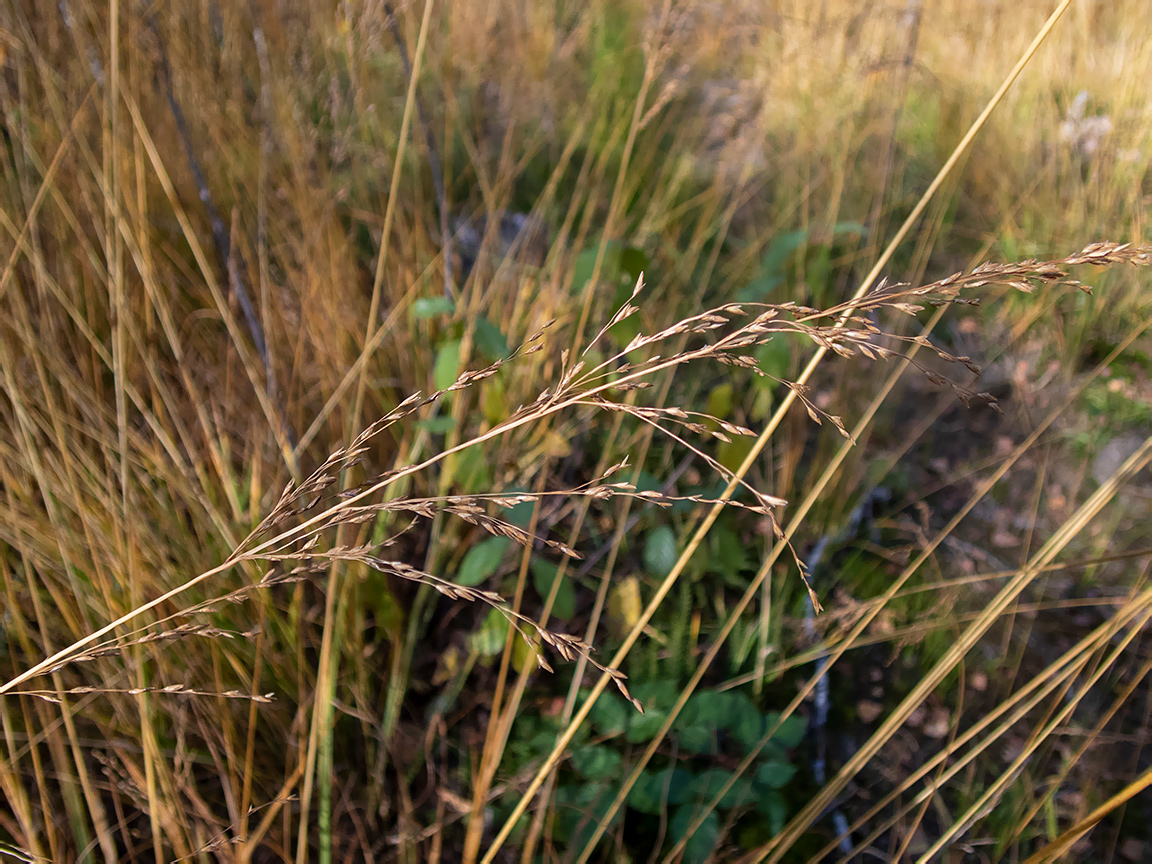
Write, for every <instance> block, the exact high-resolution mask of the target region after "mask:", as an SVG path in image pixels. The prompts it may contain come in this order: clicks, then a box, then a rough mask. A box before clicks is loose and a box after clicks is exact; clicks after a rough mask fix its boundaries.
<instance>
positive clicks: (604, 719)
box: [588, 693, 634, 736]
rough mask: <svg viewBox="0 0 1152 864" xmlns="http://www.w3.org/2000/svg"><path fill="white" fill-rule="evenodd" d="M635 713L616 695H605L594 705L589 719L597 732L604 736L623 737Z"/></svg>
mask: <svg viewBox="0 0 1152 864" xmlns="http://www.w3.org/2000/svg"><path fill="white" fill-rule="evenodd" d="M633 713H634V711H633V709H632V708H631V707H629V705H628V704H627V703H626V702H625V701H624V700H623V699H622V698H621V697H620V696H618V695H617V694H615V693H603V694H601V696H600V698H599V699H597V700H596V702H595V703H594V704H593V705H592V710H591V711H590V712H589V714H588V718H589V719H590V720H591V721H592V725H593V726H595V727H596V731H597V732H599V733H600V734H601V735H604V736H612V735H623V734H624V731H625V730H626V729H627V728H628V720H629V717H630V715H631V714H633Z"/></svg>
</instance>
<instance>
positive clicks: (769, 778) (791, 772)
mask: <svg viewBox="0 0 1152 864" xmlns="http://www.w3.org/2000/svg"><path fill="white" fill-rule="evenodd" d="M794 776H796V768H795V767H794V766H792V765H789V764H788V763H787V762H777V761H773V762H765V763H764V764H763V765H761V766H760V767H759V768H758V769H757V771H756V785H757V786H760V787H762V788H763V789H783V788H784V787H785V786H787V785H788V781H790V780H791V779H792V778H793V777H794Z"/></svg>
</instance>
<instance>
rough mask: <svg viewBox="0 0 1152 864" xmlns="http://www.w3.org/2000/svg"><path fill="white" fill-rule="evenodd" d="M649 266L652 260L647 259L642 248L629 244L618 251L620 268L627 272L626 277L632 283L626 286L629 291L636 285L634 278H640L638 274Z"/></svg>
mask: <svg viewBox="0 0 1152 864" xmlns="http://www.w3.org/2000/svg"><path fill="white" fill-rule="evenodd" d="M651 266H652V262H650V261H649V260H648V256H647V255H645V254H644V251H643V250H642V249H637V248H636V247H634V246H629V247H628V248H626V249H625V250H624V251H623V252H621V253H620V269H621V270H623V271H624V272H625V273H626V274H628V279H629V281H630V282H631V283H632V284H631V285H629V286H628V291H629V293H631V291H632V289H633V288H634V287H635V286H636V280H637V279H639V278H640V274H641V273H643V272H645V271H646V270H648V268H649V267H651Z"/></svg>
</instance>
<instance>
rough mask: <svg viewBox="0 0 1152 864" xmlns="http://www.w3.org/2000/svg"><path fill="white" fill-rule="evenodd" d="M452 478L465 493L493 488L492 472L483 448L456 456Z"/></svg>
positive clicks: (472, 449)
mask: <svg viewBox="0 0 1152 864" xmlns="http://www.w3.org/2000/svg"><path fill="white" fill-rule="evenodd" d="M453 458H454V461H453V463H452V476H453V477H454V478H455V479H456V482H457V483H459V484H460V486H461V488H462V489H463V490H464V491H465V492H469V493H471V492H480V491H483V490H487V489H489V488H491V486H492V472H491V469H490V468H489V467H488V460H487V459H486V458H485V456H484V452H483V449H482V447H481V446H477V447H469V448H468V449H467V450H461V451H460V452H459V453H457V454H455V456H454V457H453Z"/></svg>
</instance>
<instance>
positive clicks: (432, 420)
mask: <svg viewBox="0 0 1152 864" xmlns="http://www.w3.org/2000/svg"><path fill="white" fill-rule="evenodd" d="M454 425H456V421H455V420H453V419H452V418H451V417H429V418H428V419H427V420H417V421H416V427H417V428H418V429H423V430H424V431H425V432H427V433H428V434H429V435H446V434H448V433H449V432H450V431H452V427H453V426H454Z"/></svg>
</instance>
